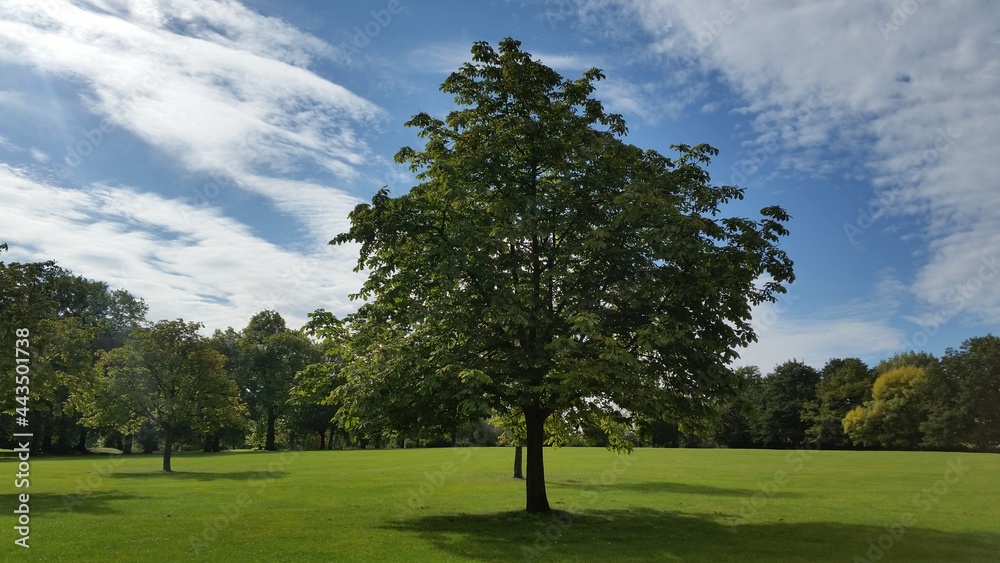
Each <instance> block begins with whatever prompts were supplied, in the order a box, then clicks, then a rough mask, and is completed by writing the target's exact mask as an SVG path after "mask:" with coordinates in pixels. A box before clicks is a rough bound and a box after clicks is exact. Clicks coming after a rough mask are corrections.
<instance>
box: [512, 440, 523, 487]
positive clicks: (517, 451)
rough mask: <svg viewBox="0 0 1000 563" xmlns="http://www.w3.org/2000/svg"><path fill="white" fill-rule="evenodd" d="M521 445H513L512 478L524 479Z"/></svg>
mask: <svg viewBox="0 0 1000 563" xmlns="http://www.w3.org/2000/svg"><path fill="white" fill-rule="evenodd" d="M522 457H523V456H522V448H521V446H515V447H514V478H515V479H524V460H523V459H522Z"/></svg>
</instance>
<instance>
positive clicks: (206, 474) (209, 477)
mask: <svg viewBox="0 0 1000 563" xmlns="http://www.w3.org/2000/svg"><path fill="white" fill-rule="evenodd" d="M287 475H288V472H287V471H269V470H261V471H230V472H222V471H220V472H211V471H171V472H169V473H168V472H166V471H159V470H156V471H115V472H114V473H112V474H110V475H108V477H109V478H111V479H173V480H180V481H217V480H220V479H225V480H229V481H248V480H251V479H255V480H256V479H260V480H267V479H280V478H282V477H285V476H287Z"/></svg>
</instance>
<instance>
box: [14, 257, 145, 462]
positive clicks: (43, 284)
mask: <svg viewBox="0 0 1000 563" xmlns="http://www.w3.org/2000/svg"><path fill="white" fill-rule="evenodd" d="M0 287H3V292H2V293H0V340H2V341H3V342H10V345H11V346H12V345H13V342H12V341H11V340H10V338H12V337H13V335H14V332H13V331H14V330H15V329H16V328H20V327H23V328H28V329H29V331H30V334H31V335H32V337H31V339H30V342H31V349H30V353H31V359H32V371H33V377H32V399H33V403H34V405H35V408H33V409H32V410H31V416H30V419H31V428H32V430H33V432H34V433H36V435H38V436H39V437H40V439H38V440H35V441H33V444H34V445H35V446H36V447H37V448H39V449H40V450H42V451H47V452H59V453H65V452H66V451H68V450H69V449H70V448H71V447H72V446H73V444H74V442H75V449H76V450H77V451H79V452H80V453H86V451H87V431H88V429H87V427H85V426H83V425H82V424H80V421H81V414H80V411H79V407H78V405H77V404H76V400H75V398H76V397H77V395H78V392H79V391H80V390H84V389H86V388H88V387H90V386H91V385H92V383H93V382H92V373H93V369H92V368H93V364H94V354H95V353H97V352H99V351H102V350H104V351H107V350H111V349H113V348H115V347H117V346H121V345H122V343H123V342H124V338H125V336H126V335H127V334H128V333H129V331H131V330H133V329H134V328H136V327H138V326H140V325H142V324H143V323H144V322H145V314H146V305H145V303H143V302H142V300H141V299H136V298H135V297H133V296H132V295H131V294H130V293H128V292H127V291H125V290H122V289H118V290H111V289H109V288H108V286H107V284H105V283H104V282H97V281H93V280H88V279H85V278H83V277H80V276H75V275H73V274H72V272H69V271H68V270H65V269H63V268H61V267H59V266H57V265H56V264H55V262H51V261H49V262H36V263H28V264H20V263H17V262H15V263H11V264H6V265H5V264H3V263H2V262H0ZM9 373H13V371H12V370H11V371H10V372H9Z"/></svg>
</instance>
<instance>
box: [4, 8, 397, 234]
mask: <svg viewBox="0 0 1000 563" xmlns="http://www.w3.org/2000/svg"><path fill="white" fill-rule="evenodd" d="M43 5H44V6H46V7H44V8H43ZM95 5H96V6H97V7H99V8H101V9H102V10H103V11H106V12H108V13H99V12H96V11H88V10H85V9H82V8H80V7H77V6H75V5H73V4H70V3H68V2H55V1H53V2H46V3H43V4H36V3H18V4H17V5H16V6H15V8H16V9H15V10H13V11H12V12H11V14H13V15H12V17H8V18H7V19H4V20H0V60H6V61H7V62H9V63H15V64H31V65H33V66H35V67H36V68H38V69H40V70H43V71H45V72H48V73H51V74H55V75H61V76H65V77H67V78H70V79H74V80H83V81H84V82H85V84H86V87H87V88H86V90H85V91H84V92H83V96H84V97H85V100H86V103H87V106H88V107H89V109H90V110H91V111H92V112H93V113H95V114H96V115H98V116H102V117H104V118H105V119H106V120H107V121H108V122H109V123H110V124H112V125H113V126H115V127H121V128H124V129H127V130H128V131H130V132H132V133H134V134H136V135H138V136H139V137H140V138H141V139H143V140H144V141H146V142H147V143H149V144H150V145H152V146H154V147H156V148H158V149H160V150H162V151H164V152H166V153H167V154H169V155H171V156H173V157H174V158H176V159H177V160H178V161H179V162H180V163H181V164H182V165H183V166H184V167H186V168H187V169H189V170H192V171H197V172H209V173H214V174H233V173H234V172H235V173H237V174H239V175H247V174H249V175H258V176H261V175H263V176H271V177H276V178H282V177H288V176H289V175H292V174H293V173H295V172H297V171H300V170H301V168H302V165H303V164H304V163H312V164H317V165H319V166H321V167H323V168H325V169H326V170H328V171H329V172H330V173H332V174H333V175H334V176H335V177H337V178H340V179H341V180H350V179H352V178H355V177H356V175H357V171H356V169H355V167H357V166H358V165H361V164H364V163H365V162H366V160H374V159H373V158H372V156H371V151H370V149H369V147H368V145H367V143H366V142H365V141H364V139H363V138H362V136H361V134H359V133H358V128H359V127H364V126H367V125H368V124H370V123H372V122H376V121H378V120H380V119H382V118H384V112H383V111H382V110H381V109H380V108H378V107H377V106H375V105H374V104H371V103H370V102H368V101H366V100H364V99H362V98H360V97H358V96H356V95H355V94H353V93H351V92H350V91H348V90H346V89H345V88H343V87H341V86H339V85H337V84H334V83H332V82H329V81H327V80H325V79H323V78H320V77H319V76H316V75H315V74H313V73H312V72H310V71H309V70H307V69H305V68H302V67H301V66H297V65H303V64H306V63H308V61H309V60H310V57H312V56H325V55H326V54H327V51H328V49H326V48H325V47H324V45H325V44H323V43H322V42H321V41H319V40H318V39H316V38H313V37H311V36H307V35H305V34H302V33H300V32H297V31H295V30H294V29H292V28H290V27H289V26H287V25H286V24H283V23H281V22H278V21H277V20H273V19H270V18H264V17H262V16H258V15H256V14H254V13H252V12H249V11H248V10H246V9H245V8H243V7H242V6H239V5H238V4H235V3H233V2H193V1H191V2H183V1H179V0H178V1H164V2H160V3H152V2H132V3H124V2H100V3H95ZM137 13H141V17H138V16H136V14H137ZM109 14H110V15H109ZM122 17H134V18H137V19H135V21H130V20H126V19H121V18H122ZM25 22H30V25H28V24H26V23H25ZM175 28H180V29H181V30H182V31H184V32H185V33H189V34H191V35H190V36H189V35H179V34H177V33H175ZM28 30H31V31H28ZM317 187H318V186H317ZM255 191H257V192H258V193H260V190H255ZM314 191H315V190H314ZM272 193H273V192H272ZM265 195H267V194H265ZM331 197H333V198H335V199H336V198H337V197H338V196H337V195H335V194H334V195H331ZM283 210H284V211H286V212H292V213H293V214H294V213H295V212H294V210H289V209H287V208H285V209H283ZM340 211H341V212H342V211H344V210H343V209H341V210H340ZM304 212H305V213H306V214H311V213H312V211H310V210H308V208H307V209H306V210H305V211H304Z"/></svg>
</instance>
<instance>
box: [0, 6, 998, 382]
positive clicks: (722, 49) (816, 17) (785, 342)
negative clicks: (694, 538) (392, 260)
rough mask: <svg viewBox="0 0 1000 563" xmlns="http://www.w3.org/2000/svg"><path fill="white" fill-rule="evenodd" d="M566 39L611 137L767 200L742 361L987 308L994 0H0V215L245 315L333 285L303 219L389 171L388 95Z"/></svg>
mask: <svg viewBox="0 0 1000 563" xmlns="http://www.w3.org/2000/svg"><path fill="white" fill-rule="evenodd" d="M506 36H511V37H514V38H516V39H519V40H521V41H522V43H523V44H522V48H523V49H525V50H527V51H529V52H531V53H533V54H534V55H535V56H536V57H538V58H540V59H541V60H542V61H543V62H545V63H546V64H548V65H549V66H552V67H553V68H555V69H556V70H558V71H559V72H561V73H562V74H563V75H564V76H567V77H571V78H576V77H579V75H580V74H582V73H583V71H584V70H586V69H587V68H589V67H592V66H596V67H598V68H601V69H602V70H603V71H604V73H605V74H606V76H607V80H605V81H603V82H602V83H600V86H599V88H598V90H597V93H596V96H597V97H598V98H599V99H601V100H602V101H603V102H604V103H605V106H606V107H607V108H608V109H610V110H611V111H615V112H618V113H621V114H623V115H624V117H625V119H626V121H627V122H628V124H629V128H630V133H629V136H628V139H627V140H628V141H629V142H632V143H635V144H637V145H639V146H642V147H645V148H653V149H656V150H659V151H661V152H664V153H668V152H669V151H670V149H669V146H670V145H671V144H676V143H687V144H694V143H701V142H706V143H709V144H712V145H714V146H716V147H718V148H719V149H720V150H721V154H720V155H719V157H718V158H717V159H716V160H715V161H714V162H713V164H712V166H711V168H710V171H711V173H712V175H713V180H714V182H716V183H719V184H737V185H741V186H745V187H746V188H747V199H746V201H745V202H741V203H739V204H738V205H734V206H733V207H732V208H731V209H730V210H729V211H730V212H732V213H738V214H741V215H750V214H753V213H755V212H756V210H757V209H759V208H760V207H763V206H766V205H773V204H777V205H781V206H783V207H785V208H786V209H787V210H788V211H789V212H790V213H791V215H792V216H793V220H792V221H791V223H790V225H789V227H790V229H791V231H792V234H791V236H790V237H788V238H787V240H786V241H785V242H784V243H783V246H784V248H785V249H786V250H787V251H788V252H789V254H790V255H791V257H792V259H793V260H794V261H795V264H796V274H797V277H798V280H797V281H796V282H795V283H794V284H793V285H792V286H791V287H790V290H789V293H788V294H787V295H786V296H784V297H783V298H782V299H781V300H780V301H779V302H778V303H776V304H773V305H765V306H762V307H760V308H758V309H757V310H756V312H755V325H756V327H757V330H758V332H759V335H760V341H759V342H758V343H756V344H754V345H753V346H751V347H750V348H748V349H746V350H744V351H743V352H742V355H743V357H742V359H741V360H740V364H755V365H758V366H760V367H761V368H762V370H764V371H765V372H767V371H769V370H770V369H772V368H773V366H774V365H775V364H777V363H779V362H781V361H784V360H787V359H791V358H797V359H800V360H804V361H806V362H807V363H809V364H812V365H814V366H816V367H821V366H822V365H823V363H825V362H826V360H828V359H829V358H831V357H846V356H858V357H861V358H862V359H865V360H866V361H869V362H872V363H873V362H875V361H877V360H879V359H881V358H884V357H887V356H889V355H891V354H894V353H897V352H901V351H905V350H908V349H917V350H926V351H930V352H933V353H935V354H941V353H943V351H944V350H945V348H947V347H949V346H950V347H957V346H958V345H960V344H961V342H962V341H963V340H964V339H966V338H969V337H971V336H978V335H984V334H987V333H989V332H994V333H996V332H997V327H998V325H1000V283H997V282H998V280H1000V265H998V262H997V260H998V253H1000V180H998V178H1000V149H998V147H1000V5H997V4H995V3H992V2H989V1H981V2H974V1H963V2H947V1H940V2H934V1H923V0H893V1H892V2H887V1H886V2H882V1H873V2H852V1H849V0H839V1H837V0H829V1H826V2H822V3H819V2H805V1H802V2H792V1H779V0H770V1H765V0H715V1H701V2H681V1H669V0H659V1H654V0H637V1H626V0H554V1H513V0H511V1H494V2H458V1H450V2H449V1H442V2H423V3H419V4H418V3H417V2H413V1H408V0H391V1H381V0H378V1H374V2H346V1H344V2H319V1H307V0H285V1H282V2H277V1H264V0H248V1H246V2H243V3H239V2H236V1H212V0H74V1H70V0H40V1H36V0H31V1H29V0H23V1H22V0H8V1H6V2H4V6H3V8H2V9H0V241H6V242H7V243H9V245H10V253H9V254H7V255H5V256H4V257H3V259H4V260H6V261H33V260H48V259H53V260H56V261H57V262H58V263H59V264H61V265H62V266H64V267H66V268H69V269H72V270H73V271H74V272H75V273H77V274H80V275H83V276H86V277H89V278H93V279H99V280H103V281H106V282H108V283H109V284H110V285H112V286H114V287H124V288H126V289H128V290H129V291H131V292H132V293H134V294H136V295H138V296H140V297H142V298H143V299H145V300H146V302H147V303H148V304H149V306H150V317H151V318H153V319H161V318H178V317H182V318H184V319H187V320H197V321H201V322H204V323H205V324H206V327H207V330H208V331H211V330H214V329H215V328H224V327H226V326H233V327H235V328H241V327H243V326H245V324H246V322H247V320H248V319H249V318H250V316H251V315H253V314H254V313H256V312H258V311H260V310H262V309H265V308H271V309H276V310H278V311H279V312H281V313H282V314H283V315H284V316H285V317H286V319H287V320H288V321H289V323H290V324H292V325H295V326H298V325H301V324H302V323H303V322H304V321H305V319H306V314H307V313H308V312H310V311H312V310H315V309H317V308H320V307H323V308H326V309H328V310H332V311H335V312H337V313H341V314H343V313H347V312H349V311H351V310H353V308H354V307H355V304H353V303H351V302H350V301H349V299H348V294H350V293H352V292H354V291H355V290H356V289H357V288H358V287H359V285H360V283H361V281H362V277H361V276H362V275H361V274H357V273H354V272H352V269H353V267H354V264H355V259H356V250H357V249H356V248H353V247H330V246H328V245H327V244H326V243H327V241H329V240H330V239H331V238H333V237H334V236H336V235H337V234H338V233H340V232H342V231H343V230H345V228H346V227H347V225H348V222H347V214H348V212H349V211H350V210H351V209H352V208H353V207H354V205H356V204H357V203H359V202H361V201H367V200H368V199H369V198H370V197H371V196H372V195H373V194H374V192H375V191H376V190H377V189H379V188H380V187H381V186H383V185H387V186H389V188H390V190H391V191H392V192H394V193H402V192H405V191H406V190H407V189H408V188H409V187H410V186H411V185H412V184H413V179H412V176H411V174H410V173H409V171H407V170H406V169H405V168H403V167H401V166H399V165H397V164H395V163H394V162H393V161H392V156H393V154H395V152H396V151H397V150H398V149H399V148H400V147H401V146H404V145H417V144H418V143H419V141H418V139H417V138H416V137H415V135H414V132H413V131H412V130H408V129H407V128H405V127H403V123H404V122H405V121H406V120H407V119H408V118H409V117H410V116H411V115H413V114H415V113H417V112H421V111H426V112H429V113H432V114H436V115H443V114H444V113H446V112H447V111H449V109H451V108H452V107H453V106H452V100H451V99H450V98H449V97H448V96H446V95H444V94H442V93H441V92H440V91H439V90H438V86H439V85H440V83H441V82H442V81H443V80H444V78H445V77H446V76H447V75H448V74H449V73H450V72H451V71H453V70H455V69H457V68H458V66H459V65H460V64H461V63H462V62H464V61H466V60H468V59H469V48H470V47H471V45H472V43H473V42H474V41H478V40H486V41H489V42H491V43H493V44H496V43H497V42H498V41H499V40H501V39H502V38H504V37H506Z"/></svg>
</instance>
